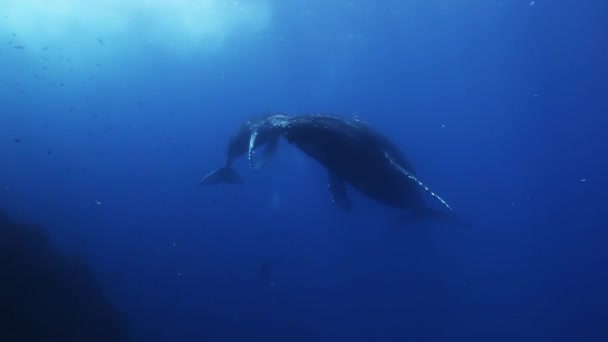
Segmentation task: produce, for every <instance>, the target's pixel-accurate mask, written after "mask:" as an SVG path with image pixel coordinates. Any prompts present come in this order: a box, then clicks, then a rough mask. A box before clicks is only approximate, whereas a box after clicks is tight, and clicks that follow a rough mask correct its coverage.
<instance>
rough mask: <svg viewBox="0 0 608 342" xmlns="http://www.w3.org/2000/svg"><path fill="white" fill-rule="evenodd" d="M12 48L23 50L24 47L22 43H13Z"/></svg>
mask: <svg viewBox="0 0 608 342" xmlns="http://www.w3.org/2000/svg"><path fill="white" fill-rule="evenodd" d="M13 48H14V49H18V50H23V49H24V47H23V45H15V46H13Z"/></svg>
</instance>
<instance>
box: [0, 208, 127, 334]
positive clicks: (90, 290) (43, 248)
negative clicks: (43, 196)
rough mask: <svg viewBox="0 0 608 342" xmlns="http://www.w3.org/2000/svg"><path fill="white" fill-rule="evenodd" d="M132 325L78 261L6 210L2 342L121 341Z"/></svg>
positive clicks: (0, 284) (0, 282)
mask: <svg viewBox="0 0 608 342" xmlns="http://www.w3.org/2000/svg"><path fill="white" fill-rule="evenodd" d="M126 340H127V330H126V325H125V322H124V320H123V318H122V317H121V315H120V314H119V313H118V312H117V310H116V309H115V308H114V307H113V306H112V304H111V303H110V302H109V300H108V298H106V296H105V295H104V294H103V291H102V290H101V287H100V286H99V284H98V283H97V282H96V280H95V278H94V277H93V275H92V274H91V272H90V271H89V269H88V268H87V266H86V265H85V264H84V263H83V262H82V261H81V260H79V259H78V258H73V257H68V256H64V255H60V254H58V253H56V252H55V251H54V250H53V248H52V246H51V245H50V244H49V241H48V239H47V235H46V233H45V231H44V229H43V228H42V227H40V226H36V225H23V224H17V223H15V222H12V221H11V220H10V219H8V218H7V217H6V216H5V215H4V214H2V213H1V212H0V341H2V342H13V341H14V342H21V341H27V342H38V341H40V342H47V341H48V342H51V341H62V342H72V341H79V342H82V341H87V342H97V341H99V342H102V341H103V342H120V341H126Z"/></svg>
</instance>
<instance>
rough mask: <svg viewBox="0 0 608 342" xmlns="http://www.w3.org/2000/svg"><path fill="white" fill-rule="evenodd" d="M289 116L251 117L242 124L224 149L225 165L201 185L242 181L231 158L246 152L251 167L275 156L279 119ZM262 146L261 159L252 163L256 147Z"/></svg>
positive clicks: (211, 173) (233, 158) (207, 176)
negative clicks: (233, 166)
mask: <svg viewBox="0 0 608 342" xmlns="http://www.w3.org/2000/svg"><path fill="white" fill-rule="evenodd" d="M287 118H288V117H287V115H285V114H281V113H279V114H266V115H261V116H258V117H255V118H252V119H250V120H248V121H247V122H245V123H244V124H242V125H241V126H240V127H239V129H238V130H237V132H236V133H235V134H234V135H233V136H232V137H231V138H230V141H229V142H228V146H227V148H226V162H225V163H224V165H223V166H222V167H220V168H218V169H216V170H213V171H211V172H210V173H209V174H207V175H206V176H204V177H203V179H201V181H200V184H201V185H215V184H242V183H243V180H242V179H241V176H239V174H238V173H237V172H236V171H235V170H234V169H233V168H232V163H233V161H234V160H235V159H236V158H238V157H240V156H242V155H245V154H248V155H249V160H250V166H251V168H255V169H259V168H261V167H263V166H264V165H265V164H266V163H267V162H268V161H269V160H270V158H271V157H272V156H273V155H274V153H275V151H276V149H277V146H278V144H279V140H280V138H281V125H280V124H279V123H280V122H282V121H284V120H286V119H287ZM263 145H265V148H264V152H263V153H262V158H261V159H260V160H259V161H258V162H257V163H256V164H255V165H254V164H253V160H252V158H251V156H252V152H253V150H254V149H255V148H257V147H260V146H263Z"/></svg>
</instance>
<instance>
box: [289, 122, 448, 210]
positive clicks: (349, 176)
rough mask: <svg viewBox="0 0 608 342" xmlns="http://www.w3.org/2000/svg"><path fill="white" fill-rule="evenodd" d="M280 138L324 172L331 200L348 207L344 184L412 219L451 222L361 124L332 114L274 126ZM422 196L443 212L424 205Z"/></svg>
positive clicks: (385, 142)
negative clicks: (317, 163)
mask: <svg viewBox="0 0 608 342" xmlns="http://www.w3.org/2000/svg"><path fill="white" fill-rule="evenodd" d="M278 124H279V125H280V126H281V128H282V129H281V134H282V136H283V137H284V138H285V139H286V140H287V141H288V142H289V143H291V144H293V145H294V146H296V147H297V148H299V149H300V150H301V151H303V152H304V153H305V154H306V155H308V156H310V157H311V158H313V159H315V160H317V161H318V162H319V163H320V164H321V165H323V166H324V167H325V169H327V172H328V176H329V190H330V194H331V196H332V200H333V201H334V203H336V204H337V205H338V206H340V207H342V208H344V209H350V208H352V204H351V201H350V199H349V197H348V194H347V189H346V186H345V184H350V185H351V186H352V187H353V188H355V189H356V190H358V191H359V192H360V193H362V194H363V195H365V196H367V197H369V198H372V199H374V200H376V201H379V202H381V203H383V204H385V205H387V206H390V207H393V208H398V209H404V210H407V211H408V212H410V213H412V214H413V215H414V217H420V218H423V217H434V218H442V219H450V218H453V215H452V213H451V212H452V208H451V207H450V206H449V205H448V204H447V203H446V202H445V201H444V200H443V199H442V198H441V197H439V196H438V195H437V194H435V193H434V192H432V191H431V190H430V189H429V188H428V187H427V186H426V185H424V184H423V183H422V182H421V181H420V180H419V179H418V176H417V175H416V172H415V170H414V168H413V166H412V164H411V163H410V162H409V161H408V160H407V159H406V158H405V156H404V155H403V153H402V152H401V151H400V149H399V148H398V147H397V146H396V145H395V144H394V143H393V142H392V141H391V140H390V139H388V138H387V137H385V136H384V135H382V134H380V133H378V132H376V131H375V130H374V129H372V128H371V127H370V126H369V125H367V124H366V123H363V122H361V121H358V120H347V119H343V118H340V117H337V116H332V115H321V114H312V115H301V116H294V117H291V118H288V119H286V120H283V121H281V122H279V123H278ZM424 192H427V193H429V194H430V195H431V196H432V197H434V198H435V199H436V200H437V201H438V202H439V203H441V204H442V205H443V210H439V209H436V208H435V207H433V206H430V205H428V204H427V203H426V201H425V199H424V196H423V193H424Z"/></svg>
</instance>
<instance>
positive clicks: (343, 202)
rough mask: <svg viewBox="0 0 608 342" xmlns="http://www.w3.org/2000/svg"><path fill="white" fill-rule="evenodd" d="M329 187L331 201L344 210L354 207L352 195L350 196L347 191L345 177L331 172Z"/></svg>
mask: <svg viewBox="0 0 608 342" xmlns="http://www.w3.org/2000/svg"><path fill="white" fill-rule="evenodd" d="M328 188H329V193H330V195H331V201H332V202H333V203H335V204H336V205H337V206H338V207H340V208H341V209H344V210H351V209H352V208H353V205H352V203H351V201H350V197H348V194H347V193H346V184H345V183H344V179H342V178H340V177H339V176H337V175H336V174H334V173H332V172H329V185H328Z"/></svg>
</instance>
